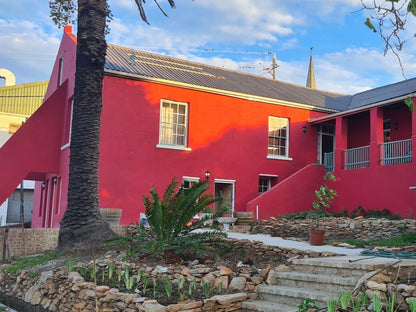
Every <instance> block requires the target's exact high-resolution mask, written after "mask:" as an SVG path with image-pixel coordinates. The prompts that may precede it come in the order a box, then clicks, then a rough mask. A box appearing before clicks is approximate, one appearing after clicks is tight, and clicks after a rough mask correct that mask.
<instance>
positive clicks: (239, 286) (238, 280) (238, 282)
mask: <svg viewBox="0 0 416 312" xmlns="http://www.w3.org/2000/svg"><path fill="white" fill-rule="evenodd" d="M246 282H247V280H246V279H245V278H244V277H239V276H238V277H234V278H233V279H232V280H231V283H230V289H231V290H244V288H245V287H246Z"/></svg>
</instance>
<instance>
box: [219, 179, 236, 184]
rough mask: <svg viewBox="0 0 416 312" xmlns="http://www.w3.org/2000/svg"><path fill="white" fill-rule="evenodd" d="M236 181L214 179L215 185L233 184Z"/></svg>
mask: <svg viewBox="0 0 416 312" xmlns="http://www.w3.org/2000/svg"><path fill="white" fill-rule="evenodd" d="M235 181H236V180H227V179H214V182H215V183H235Z"/></svg>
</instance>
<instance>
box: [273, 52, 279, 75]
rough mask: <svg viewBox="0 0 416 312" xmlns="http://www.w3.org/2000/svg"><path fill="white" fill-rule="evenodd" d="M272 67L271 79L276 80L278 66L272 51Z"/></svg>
mask: <svg viewBox="0 0 416 312" xmlns="http://www.w3.org/2000/svg"><path fill="white" fill-rule="evenodd" d="M272 67H273V79H274V80H276V68H277V67H278V65H277V59H276V53H273V63H272Z"/></svg>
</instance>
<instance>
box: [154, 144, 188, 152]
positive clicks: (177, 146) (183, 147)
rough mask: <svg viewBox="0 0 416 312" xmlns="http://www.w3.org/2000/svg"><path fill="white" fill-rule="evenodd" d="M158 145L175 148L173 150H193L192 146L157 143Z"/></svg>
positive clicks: (158, 146) (159, 146)
mask: <svg viewBox="0 0 416 312" xmlns="http://www.w3.org/2000/svg"><path fill="white" fill-rule="evenodd" d="M156 147H157V148H167V149H173V150H178V151H191V150H192V149H191V148H190V147H185V146H179V145H165V144H157V145H156Z"/></svg>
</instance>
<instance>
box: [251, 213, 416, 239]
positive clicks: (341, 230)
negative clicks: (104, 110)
mask: <svg viewBox="0 0 416 312" xmlns="http://www.w3.org/2000/svg"><path fill="white" fill-rule="evenodd" d="M316 225H317V222H316V220H310V219H305V220H287V219H282V218H270V219H269V220H262V221H258V222H257V224H256V225H255V226H254V227H253V228H252V232H253V233H266V234H270V235H271V236H275V237H283V238H297V239H303V240H308V239H309V230H310V229H311V228H314V227H316ZM319 228H320V229H325V230H326V233H325V238H326V239H330V240H337V239H339V240H341V239H344V238H348V237H350V238H356V239H362V240H367V239H384V238H389V237H392V236H397V235H399V234H400V233H403V232H415V231H416V220H413V219H403V220H388V219H385V218H383V219H377V218H368V219H366V218H363V217H357V218H354V219H351V218H321V219H319Z"/></svg>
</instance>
